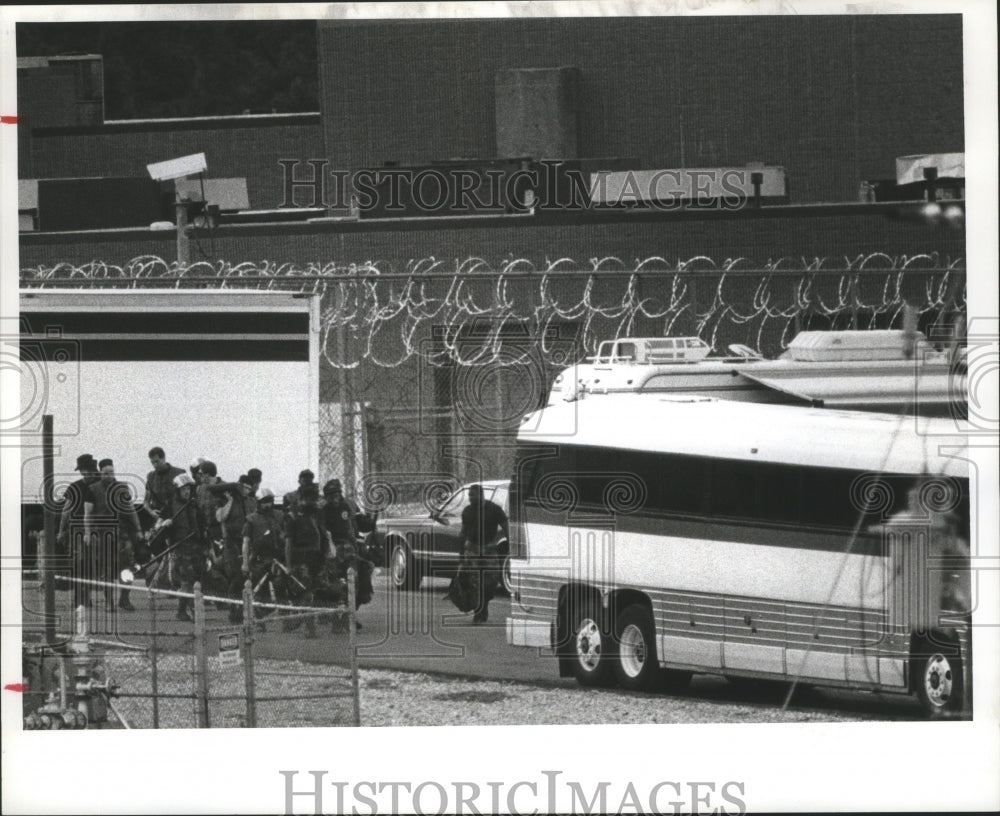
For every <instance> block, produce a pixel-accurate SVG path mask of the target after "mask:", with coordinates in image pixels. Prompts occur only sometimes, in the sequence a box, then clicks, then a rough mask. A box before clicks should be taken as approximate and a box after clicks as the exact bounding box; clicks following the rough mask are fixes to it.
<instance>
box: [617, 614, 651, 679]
mask: <svg viewBox="0 0 1000 816" xmlns="http://www.w3.org/2000/svg"><path fill="white" fill-rule="evenodd" d="M614 666H615V677H616V678H617V680H618V685H619V686H621V687H622V688H623V689H627V690H629V691H646V690H648V689H650V688H652V687H653V686H654V685H655V684H656V681H657V680H658V679H659V675H660V663H659V661H658V660H657V658H656V635H655V627H654V625H653V617H652V615H651V614H650V612H649V609H647V608H646V607H645V606H642V605H640V604H632V605H631V606H627V607H625V609H624V610H623V611H622V612H621V614H619V615H618V618H617V620H616V621H615V662H614Z"/></svg>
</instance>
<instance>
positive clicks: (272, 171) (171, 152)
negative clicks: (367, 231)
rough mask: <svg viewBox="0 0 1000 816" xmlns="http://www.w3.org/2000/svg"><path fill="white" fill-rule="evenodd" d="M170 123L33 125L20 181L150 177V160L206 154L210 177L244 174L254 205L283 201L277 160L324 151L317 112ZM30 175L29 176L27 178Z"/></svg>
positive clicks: (262, 206) (275, 204)
mask: <svg viewBox="0 0 1000 816" xmlns="http://www.w3.org/2000/svg"><path fill="white" fill-rule="evenodd" d="M229 122H230V123H229V124H226V125H222V124H218V123H217V124H215V125H212V124H210V123H198V124H192V123H183V124H181V123H172V122H169V120H160V121H159V122H156V123H155V124H138V123H137V124H129V125H117V124H112V125H104V126H101V127H94V128H49V129H42V130H36V131H34V133H33V138H32V140H31V156H30V162H29V163H28V164H27V166H26V165H25V163H24V162H22V165H21V174H22V177H23V178H74V177H81V176H138V177H143V178H145V177H147V174H146V165H147V164H151V163H153V162H158V161H164V160H166V159H173V158H177V157H178V156H186V155H189V154H191V153H204V154H205V158H206V161H207V162H208V170H209V172H208V176H209V177H211V178H240V177H242V178H245V179H246V180H247V192H248V194H249V196H250V206H251V207H252V208H254V209H272V208H276V207H279V206H280V205H281V204H282V201H283V196H284V186H283V185H284V176H283V174H282V168H281V166H280V165H279V164H278V160H279V159H286V158H289V159H297V160H300V161H306V160H308V159H310V158H315V157H319V156H322V155H323V134H322V128H321V126H320V124H319V117H318V116H313V117H308V118H303V117H294V118H292V117H289V118H284V117H282V118H275V119H259V120H254V121H251V122H248V123H246V124H234V123H232V120H229ZM26 172H30V173H31V175H25V173H26Z"/></svg>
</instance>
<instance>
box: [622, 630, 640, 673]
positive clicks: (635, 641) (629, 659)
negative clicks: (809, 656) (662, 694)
mask: <svg viewBox="0 0 1000 816" xmlns="http://www.w3.org/2000/svg"><path fill="white" fill-rule="evenodd" d="M620 654H621V663H622V668H623V669H624V670H625V673H626V674H627V675H628V676H629V677H637V676H638V675H639V673H640V672H641V671H642V667H643V664H644V663H645V662H646V640H645V638H644V637H643V636H642V632H641V631H640V630H639V627H638V626H634V625H629V626H626V627H625V629H624V631H623V632H622V636H621V652H620Z"/></svg>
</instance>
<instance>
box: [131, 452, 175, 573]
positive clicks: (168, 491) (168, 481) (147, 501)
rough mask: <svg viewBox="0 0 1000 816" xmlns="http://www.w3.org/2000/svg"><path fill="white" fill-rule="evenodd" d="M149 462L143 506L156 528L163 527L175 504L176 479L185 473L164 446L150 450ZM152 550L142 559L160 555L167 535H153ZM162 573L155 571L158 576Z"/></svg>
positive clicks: (165, 544) (151, 539)
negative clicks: (171, 461) (149, 467)
mask: <svg viewBox="0 0 1000 816" xmlns="http://www.w3.org/2000/svg"><path fill="white" fill-rule="evenodd" d="M149 463H150V464H151V465H152V466H153V469H152V470H151V471H150V472H149V474H148V475H147V476H146V496H145V498H144V499H143V503H142V507H143V509H144V510H145V511H146V512H147V513H149V515H150V516H152V517H153V519H154V521H155V522H156V524H155V525H154V531H155V529H158V528H159V527H162V522H163V521H164V520H165V519H167V518H169V517H170V507H171V505H172V504H173V496H174V479H176V478H177V477H178V476H180V475H181V474H182V473H185V472H186V471H184V470H183V469H181V468H179V467H174V466H173V465H171V464H170V463H169V462H168V461H167V456H166V454H165V453H164V452H163V448H160V447H155V448H150V450H149ZM150 546H151V550H150V552H149V553H148V554H146V555H145V557H143V558H142V559H141V560H143V561H145V560H148V557H149V556H153V555H158V554H159V553H161V552H163V549H164V548H165V547H166V546H167V543H166V536H163V535H155V534H154V535H153V536H152V537H151V538H150ZM160 574H161V573H159V572H157V573H154V575H153V577H154V578H156V577H157V576H158V575H160Z"/></svg>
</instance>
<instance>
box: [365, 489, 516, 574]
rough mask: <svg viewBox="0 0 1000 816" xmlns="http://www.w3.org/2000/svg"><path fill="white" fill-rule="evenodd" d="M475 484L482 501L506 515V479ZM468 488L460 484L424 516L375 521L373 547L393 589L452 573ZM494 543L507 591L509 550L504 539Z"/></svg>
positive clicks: (459, 546)
mask: <svg viewBox="0 0 1000 816" xmlns="http://www.w3.org/2000/svg"><path fill="white" fill-rule="evenodd" d="M470 484H471V483H470ZM475 484H481V485H482V487H483V496H484V498H486V499H488V500H489V501H492V502H494V503H495V504H498V505H500V507H501V508H502V509H503V511H504V512H505V513H507V512H508V506H509V487H510V480H508V479H502V480H494V481H489V482H477V483H475ZM469 487H470V485H468V484H466V485H462V487H460V488H458V489H457V490H455V491H454V492H453V493H452V494H451V495H450V496H448V498H447V499H445V501H444V502H443V503H442V504H441V506H440V507H439V508H437V509H435V510H432V511H431V512H430V513H429V514H427V515H420V516H406V517H402V518H386V519H380V520H379V522H378V525H377V526H376V531H375V538H376V546H379V545H381V547H382V548H383V549H382V551H383V552H384V553H385V554H386V564H387V566H388V568H389V583H390V584H391V585H392V586H393V587H395V588H396V589H403V590H413V589H419V587H420V583H421V581H423V579H424V577H426V576H429V575H444V576H447V575H453V574H454V573H455V570H456V569H457V567H458V560H459V557H460V555H461V552H462V510H464V509H465V508H466V507H467V506H468V505H469ZM497 543H498V546H499V551H500V554H501V555H502V556H503V558H504V586H505V588H507V589H508V591H509V575H510V573H509V565H508V563H507V559H508V556H509V547H508V543H507V540H506V539H502V540H500V541H499V542H497Z"/></svg>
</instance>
